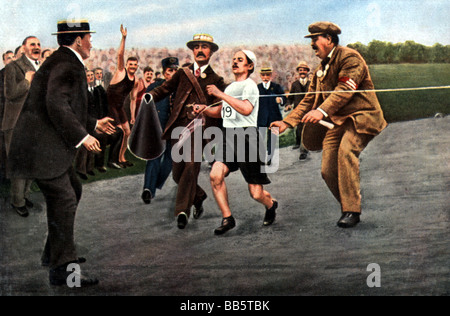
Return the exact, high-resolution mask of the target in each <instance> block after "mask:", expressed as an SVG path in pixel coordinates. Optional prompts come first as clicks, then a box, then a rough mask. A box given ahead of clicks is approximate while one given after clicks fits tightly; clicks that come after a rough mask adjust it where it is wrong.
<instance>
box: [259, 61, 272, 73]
mask: <svg viewBox="0 0 450 316" xmlns="http://www.w3.org/2000/svg"><path fill="white" fill-rule="evenodd" d="M272 72H273V70H272V66H271V65H270V64H268V63H263V64H262V65H261V69H260V70H259V73H260V74H269V73H272Z"/></svg>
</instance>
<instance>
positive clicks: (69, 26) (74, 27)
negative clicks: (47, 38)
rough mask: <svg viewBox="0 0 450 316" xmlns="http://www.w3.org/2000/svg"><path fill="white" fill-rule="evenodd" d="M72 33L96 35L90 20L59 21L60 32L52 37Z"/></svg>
mask: <svg viewBox="0 0 450 316" xmlns="http://www.w3.org/2000/svg"><path fill="white" fill-rule="evenodd" d="M70 33H95V31H91V30H90V27H89V21H88V20H62V21H58V31H57V32H56V33H52V35H58V34H70Z"/></svg>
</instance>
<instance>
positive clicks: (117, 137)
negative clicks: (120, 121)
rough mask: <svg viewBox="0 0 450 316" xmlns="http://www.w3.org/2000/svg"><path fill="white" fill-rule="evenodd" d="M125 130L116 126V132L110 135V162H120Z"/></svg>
mask: <svg viewBox="0 0 450 316" xmlns="http://www.w3.org/2000/svg"><path fill="white" fill-rule="evenodd" d="M122 138H123V131H122V130H121V129H120V128H116V132H115V133H114V134H113V135H108V141H107V143H108V145H110V147H109V156H108V163H113V162H115V163H117V162H119V154H120V147H121V146H122Z"/></svg>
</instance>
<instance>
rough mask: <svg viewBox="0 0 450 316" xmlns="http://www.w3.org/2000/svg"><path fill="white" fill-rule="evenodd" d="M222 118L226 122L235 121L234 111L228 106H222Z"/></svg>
mask: <svg viewBox="0 0 450 316" xmlns="http://www.w3.org/2000/svg"><path fill="white" fill-rule="evenodd" d="M222 118H223V119H227V120H235V119H236V111H235V109H233V108H232V107H231V106H229V105H228V104H224V105H223V106H222Z"/></svg>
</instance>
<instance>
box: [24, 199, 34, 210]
mask: <svg viewBox="0 0 450 316" xmlns="http://www.w3.org/2000/svg"><path fill="white" fill-rule="evenodd" d="M25 206H26V207H28V208H33V207H34V204H33V202H31V201H30V200H28V199H25Z"/></svg>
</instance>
